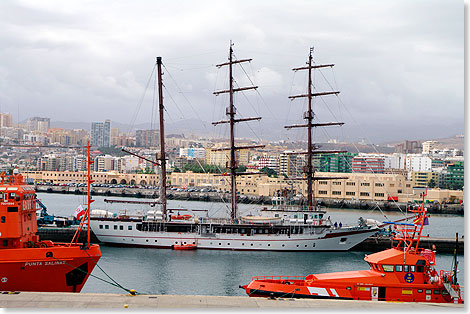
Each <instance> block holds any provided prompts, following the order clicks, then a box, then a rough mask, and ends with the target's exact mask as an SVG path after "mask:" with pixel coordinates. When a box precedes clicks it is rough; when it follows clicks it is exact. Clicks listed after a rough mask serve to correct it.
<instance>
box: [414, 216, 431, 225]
mask: <svg viewBox="0 0 470 314" xmlns="http://www.w3.org/2000/svg"><path fill="white" fill-rule="evenodd" d="M423 219H424V222H423V226H427V225H429V219H428V217H422V216H421V217H418V218H416V219H415V220H413V223H414V224H415V225H420V224H421V222H422V221H423Z"/></svg>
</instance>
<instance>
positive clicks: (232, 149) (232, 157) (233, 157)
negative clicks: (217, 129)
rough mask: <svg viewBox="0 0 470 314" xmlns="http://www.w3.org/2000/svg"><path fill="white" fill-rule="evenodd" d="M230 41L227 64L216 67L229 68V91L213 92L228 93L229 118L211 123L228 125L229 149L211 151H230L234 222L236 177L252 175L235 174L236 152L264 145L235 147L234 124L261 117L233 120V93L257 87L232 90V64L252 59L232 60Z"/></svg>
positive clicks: (218, 93)
mask: <svg viewBox="0 0 470 314" xmlns="http://www.w3.org/2000/svg"><path fill="white" fill-rule="evenodd" d="M232 46H233V44H232V41H230V49H229V57H228V60H229V62H226V63H222V64H218V65H217V67H218V68H220V67H222V66H226V65H228V66H229V89H228V90H222V91H217V92H214V95H216V96H218V95H220V94H222V93H229V95H230V97H229V98H230V103H229V107H228V108H227V109H226V111H225V113H226V115H227V116H229V120H222V121H217V122H213V123H212V124H213V125H217V124H222V123H229V124H230V147H226V148H214V149H212V150H213V151H220V150H230V166H229V168H230V177H231V188H230V191H231V203H232V210H231V219H232V220H233V221H234V220H235V219H236V218H237V179H236V178H237V176H238V175H246V174H253V173H242V172H239V173H237V172H236V170H237V168H238V165H237V160H236V151H237V150H240V149H247V148H259V147H264V145H251V146H235V123H237V122H242V121H251V120H260V119H261V117H253V118H242V119H235V114H236V108H235V106H234V104H233V93H234V92H239V91H243V90H249V89H257V88H258V86H248V87H240V88H234V87H233V82H234V79H233V64H236V63H242V62H250V61H251V60H252V59H244V60H235V61H234V60H233V49H232Z"/></svg>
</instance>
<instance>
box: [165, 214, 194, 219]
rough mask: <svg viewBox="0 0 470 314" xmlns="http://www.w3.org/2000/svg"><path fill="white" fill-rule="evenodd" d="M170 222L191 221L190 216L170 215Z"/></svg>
mask: <svg viewBox="0 0 470 314" xmlns="http://www.w3.org/2000/svg"><path fill="white" fill-rule="evenodd" d="M170 217H171V220H189V219H191V217H193V216H191V215H187V214H186V215H171V216H170Z"/></svg>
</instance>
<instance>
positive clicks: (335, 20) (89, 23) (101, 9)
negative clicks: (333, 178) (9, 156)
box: [0, 0, 464, 143]
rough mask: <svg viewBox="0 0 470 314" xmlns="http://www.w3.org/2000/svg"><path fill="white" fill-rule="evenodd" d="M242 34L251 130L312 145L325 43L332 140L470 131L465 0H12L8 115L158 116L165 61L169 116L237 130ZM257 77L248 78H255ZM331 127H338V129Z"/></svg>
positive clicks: (133, 120) (242, 96)
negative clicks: (231, 100) (231, 96)
mask: <svg viewBox="0 0 470 314" xmlns="http://www.w3.org/2000/svg"><path fill="white" fill-rule="evenodd" d="M230 41H232V42H233V49H234V54H235V57H236V58H237V59H246V58H252V59H253V60H252V61H251V62H250V63H243V64H242V65H243V67H241V66H240V65H237V66H235V67H234V78H235V80H236V84H237V86H240V87H243V86H249V85H251V84H252V83H254V84H255V85H257V86H258V89H257V90H252V91H244V92H240V93H237V95H236V96H235V104H236V106H237V111H238V113H239V114H240V117H250V116H262V117H263V119H262V120H261V122H251V123H243V126H240V127H239V128H238V130H239V132H240V133H239V136H245V137H251V138H255V139H270V140H302V139H305V134H306V132H305V130H303V129H296V130H291V131H287V130H285V129H284V128H283V126H284V125H289V124H302V123H304V121H303V120H302V114H303V112H304V111H305V110H306V101H305V99H297V100H293V101H291V100H289V99H288V96H290V95H296V94H302V93H305V92H306V88H307V76H306V71H298V72H293V71H292V68H295V67H301V66H304V65H305V62H306V61H307V58H308V54H309V49H310V48H311V47H313V48H314V50H313V60H314V62H315V63H316V64H325V63H328V64H329V63H334V64H335V66H334V67H333V68H332V69H330V68H325V69H322V70H321V72H319V71H315V73H314V80H313V84H314V88H315V91H326V90H333V89H334V90H338V91H340V94H339V96H338V97H336V96H325V97H322V98H321V99H320V98H316V99H315V100H314V105H313V107H314V109H313V110H314V112H315V114H316V119H317V121H318V122H331V121H341V122H345V125H344V126H343V127H331V128H328V130H318V131H317V132H315V138H316V139H317V140H318V141H323V140H326V139H327V138H331V139H336V140H338V141H356V140H359V139H365V140H366V141H367V142H372V143H380V142H386V141H395V140H396V141H398V140H404V139H429V138H444V137H448V136H453V135H456V134H463V133H464V4H463V2H462V1H455V0H425V1H424V0H423V1H419V0H414V1H410V0H403V1H400V0H393V1H392V0H387V1H386V0H384V1H374V0H370V1H366V0H357V1H350V0H325V1H323V0H305V1H300V0H290V1H273V0H271V1H262V0H260V1H247V0H240V1H224V0H221V1H159V0H154V1H145V0H141V1H120V0H117V1H116V0H113V1H111V0H102V1H84V0H81V1H74V0H69V1H49V0H41V1H34V0H29V1H24V0H19V1H9V0H3V1H1V2H0V112H8V113H11V114H12V115H13V121H14V122H15V123H16V122H17V121H18V120H19V121H23V120H25V119H27V118H30V117H33V116H41V117H49V118H51V121H52V122H54V121H65V122H87V123H90V122H92V121H104V120H105V119H110V120H112V121H113V122H118V123H122V124H128V125H131V128H132V127H134V126H135V125H138V124H141V123H154V121H155V119H154V118H152V117H154V116H155V113H156V110H155V109H154V106H155V105H154V99H155V96H154V93H155V89H154V85H155V84H154V81H155V75H154V73H155V72H152V71H153V70H154V66H155V58H156V57H157V56H161V57H162V59H163V65H164V75H163V80H164V84H165V88H164V97H165V108H166V112H165V115H166V116H165V120H166V122H168V124H171V125H172V126H173V129H174V128H176V129H177V128H178V125H181V126H185V127H186V128H187V127H190V128H191V127H193V126H194V128H195V129H197V124H198V123H200V124H201V125H204V127H203V130H205V131H207V133H211V134H214V135H215V136H225V135H226V133H227V128H226V126H217V127H213V126H212V125H210V122H212V121H217V120H223V119H225V116H224V111H225V107H226V106H227V105H228V97H227V95H220V96H217V97H216V96H215V95H213V92H214V91H216V90H220V89H226V88H228V74H227V67H222V68H217V67H216V66H215V65H216V64H219V63H224V62H226V61H227V59H228V50H229V45H230ZM246 74H247V75H248V76H247V75H246ZM325 129H326V128H325Z"/></svg>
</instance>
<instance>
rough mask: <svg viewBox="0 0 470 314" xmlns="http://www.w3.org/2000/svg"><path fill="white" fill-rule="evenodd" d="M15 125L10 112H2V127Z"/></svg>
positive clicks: (0, 116) (0, 119) (0, 114)
mask: <svg viewBox="0 0 470 314" xmlns="http://www.w3.org/2000/svg"><path fill="white" fill-rule="evenodd" d="M12 126H13V122H12V118H11V114H10V113H0V128H3V127H7V128H11V127H12Z"/></svg>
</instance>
